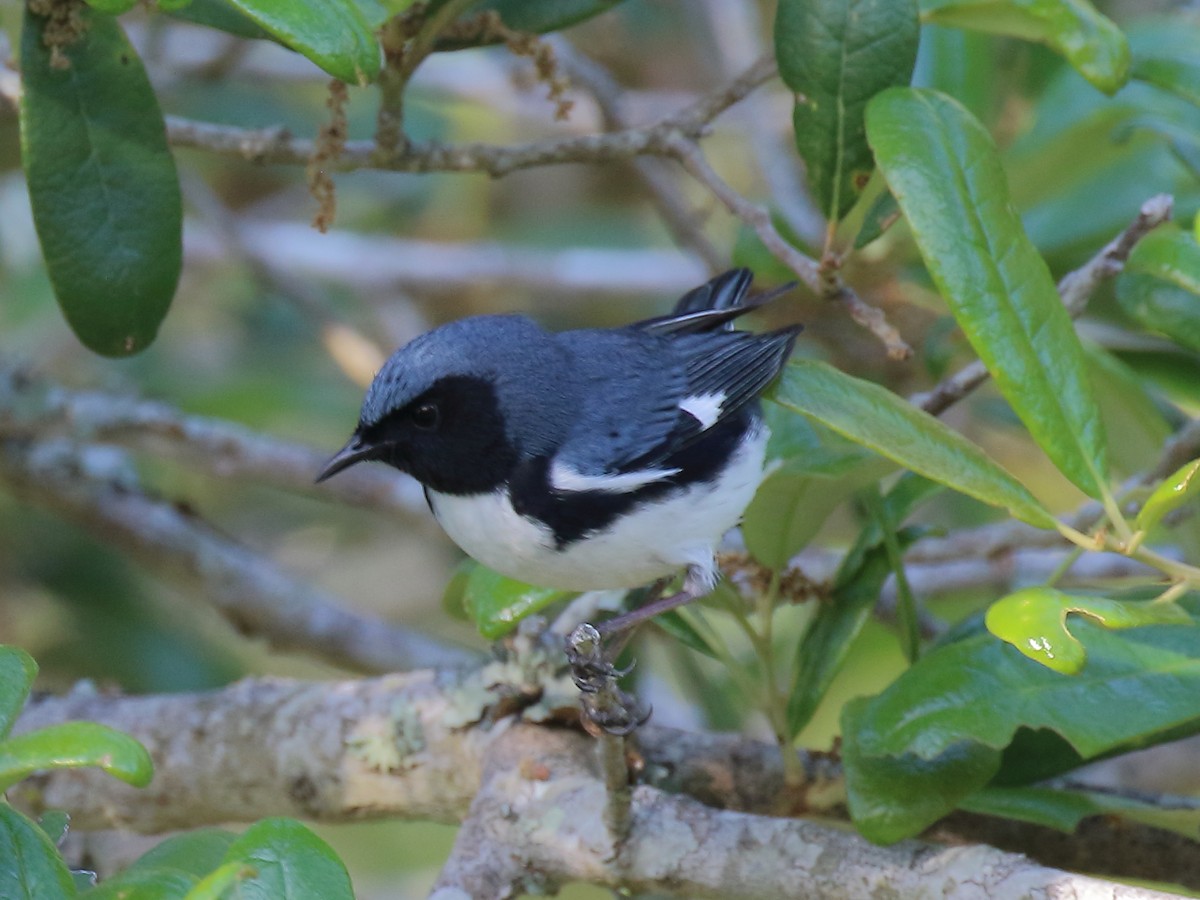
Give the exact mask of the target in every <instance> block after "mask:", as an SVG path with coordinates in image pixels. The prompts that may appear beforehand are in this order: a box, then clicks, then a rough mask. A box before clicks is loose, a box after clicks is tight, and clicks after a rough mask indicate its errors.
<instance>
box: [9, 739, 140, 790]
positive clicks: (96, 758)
mask: <svg viewBox="0 0 1200 900" xmlns="http://www.w3.org/2000/svg"><path fill="white" fill-rule="evenodd" d="M92 766H96V767H98V768H101V769H103V770H104V771H105V772H107V773H108V774H109V775H112V776H114V777H116V778H119V779H121V780H122V781H124V782H126V783H128V784H132V785H133V786H134V787H145V786H146V785H147V784H149V783H150V779H151V778H152V777H153V775H154V764H153V763H152V762H151V761H150V754H149V753H147V752H146V748H145V747H143V746H142V745H141V744H139V743H138V742H137V741H135V740H134V739H133V738H131V737H130V736H129V735H127V734H123V733H122V732H120V731H117V730H116V729H114V728H109V727H108V726H107V725H100V724H99V723H97V722H60V723H59V724H57V725H50V726H48V727H46V728H41V729H38V730H37V731H30V732H27V733H25V734H19V735H17V736H16V737H10V738H7V739H6V740H4V741H3V742H0V793H3V792H4V791H6V790H8V788H10V787H12V786H13V785H14V784H16V783H17V782H18V781H20V780H21V779H23V778H27V777H28V776H29V775H31V774H33V773H34V772H38V771H42V770H45V769H77V768H82V767H92Z"/></svg>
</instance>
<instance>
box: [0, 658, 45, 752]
mask: <svg viewBox="0 0 1200 900" xmlns="http://www.w3.org/2000/svg"><path fill="white" fill-rule="evenodd" d="M37 673H38V667H37V663H35V662H34V661H33V657H32V656H30V655H29V654H28V653H26V652H25V651H24V650H22V649H21V648H20V647H12V646H9V645H8V644H0V738H3V737H5V736H6V735H7V734H8V733H9V732H10V731H12V727H13V723H14V722H15V721H17V716H19V715H20V714H21V710H22V709H23V708H24V707H25V699H26V698H27V697H28V696H29V688H30V686H31V685H32V684H33V679H34V678H36V677H37Z"/></svg>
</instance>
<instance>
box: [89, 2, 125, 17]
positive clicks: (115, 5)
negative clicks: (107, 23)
mask: <svg viewBox="0 0 1200 900" xmlns="http://www.w3.org/2000/svg"><path fill="white" fill-rule="evenodd" d="M87 5H88V6H90V7H91V8H92V9H94V10H96V11H97V12H101V13H104V14H105V15H109V16H119V15H120V14H121V13H127V12H129V11H130V10H131V9H133V8H134V7H135V6H137V0H87Z"/></svg>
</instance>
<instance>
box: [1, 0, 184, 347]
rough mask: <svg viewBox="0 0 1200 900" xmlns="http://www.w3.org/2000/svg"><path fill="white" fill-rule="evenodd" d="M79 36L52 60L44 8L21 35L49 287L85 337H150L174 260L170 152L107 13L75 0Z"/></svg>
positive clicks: (175, 199)
mask: <svg viewBox="0 0 1200 900" xmlns="http://www.w3.org/2000/svg"><path fill="white" fill-rule="evenodd" d="M79 15H80V16H81V17H83V20H84V21H85V22H86V23H87V31H86V33H85V34H84V36H83V37H82V38H81V39H80V40H78V41H76V42H75V43H74V44H72V45H71V46H69V47H66V48H65V49H64V50H63V51H62V53H63V56H64V57H65V59H66V60H67V61H68V62H69V66H67V67H66V68H61V67H56V66H55V65H54V64H53V63H52V58H53V57H52V54H51V51H50V49H49V48H48V47H46V46H45V44H44V43H43V42H42V28H43V25H44V23H45V21H46V20H45V19H43V18H41V17H40V16H37V15H34V14H32V13H27V14H26V15H25V22H24V28H23V31H22V38H21V75H22V78H23V80H24V93H23V95H22V98H21V157H22V160H23V162H24V166H25V174H26V177H27V181H28V184H29V196H30V201H31V203H32V205H33V217H34V223H35V225H36V226H37V233H38V238H39V239H40V240H41V244H42V254H43V256H44V257H45V260H46V269H47V271H48V272H49V275H50V281H51V283H52V284H53V285H54V293H55V295H56V296H57V297H58V302H59V305H60V306H61V307H62V310H63V313H64V314H65V315H66V317H67V321H68V322H69V323H70V325H71V328H72V330H73V331H74V332H75V334H76V335H78V337H79V339H80V340H81V341H82V342H83V343H84V344H86V345H87V346H88V347H89V348H91V349H92V350H94V351H96V352H97V353H102V354H104V355H106V356H124V355H128V354H130V353H136V352H138V351H139V350H142V349H144V348H145V347H146V346H147V345H148V344H149V343H150V342H151V341H153V340H154V336H155V334H156V333H157V332H158V327H159V325H160V324H161V323H162V320H163V317H164V316H165V315H166V313H167V308H168V307H169V306H170V304H171V298H172V297H173V296H174V293H175V285H176V282H177V281H178V280H179V268H180V260H181V253H182V250H181V246H182V245H181V234H182V221H183V216H182V207H181V204H180V198H179V183H178V178H177V177H176V174H175V162H174V160H173V159H172V157H171V153H170V151H169V150H168V149H167V137H166V130H165V128H164V126H163V120H162V114H161V112H160V111H159V108H158V101H157V100H156V99H155V95H154V90H153V89H152V88H151V86H150V82H149V80H148V79H147V78H146V72H145V70H144V69H143V68H142V64H141V60H139V59H138V56H137V53H136V52H135V51H134V49H133V47H132V46H131V45H130V44H129V41H128V40H127V39H126V38H125V34H124V32H122V31H121V28H120V26H119V25H118V24H117V21H116V19H114V18H113V17H112V16H106V15H103V14H97V13H93V12H91V11H90V10H87V9H86V8H85V7H81V8H80V11H79Z"/></svg>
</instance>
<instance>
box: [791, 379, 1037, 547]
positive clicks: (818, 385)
mask: <svg viewBox="0 0 1200 900" xmlns="http://www.w3.org/2000/svg"><path fill="white" fill-rule="evenodd" d="M774 399H775V401H776V402H777V403H781V404H783V405H784V406H786V407H788V408H790V409H793V410H795V411H796V412H798V413H802V414H803V415H805V416H808V417H809V418H811V419H815V420H816V421H818V422H820V423H821V424H822V425H825V426H827V427H829V428H832V429H833V430H834V431H836V432H838V433H839V434H841V435H843V436H844V437H847V438H849V439H850V440H852V441H855V442H856V443H859V444H862V445H863V446H864V447H869V448H870V449H872V450H874V451H875V452H876V453H878V454H880V455H881V456H886V457H887V458H888V459H891V460H893V461H895V462H897V463H899V464H900V465H902V466H905V467H907V468H909V469H911V470H912V471H914V472H917V473H919V474H921V475H924V476H925V477H926V478H928V479H930V480H931V481H936V482H937V483H938V484H944V485H946V486H947V487H950V488H953V489H954V490H956V491H961V492H962V493H964V494H966V495H968V496H970V497H974V498H975V499H977V500H982V501H983V502H984V503H990V504H992V505H993V506H999V507H1002V508H1004V509H1007V510H1008V511H1009V512H1010V513H1012V514H1013V515H1014V516H1016V517H1017V518H1018V519H1020V520H1021V521H1023V522H1028V523H1029V524H1030V525H1036V526H1037V527H1039V528H1053V527H1054V518H1053V517H1052V516H1051V515H1050V514H1049V513H1048V512H1047V511H1046V510H1045V508H1044V507H1043V506H1042V505H1041V504H1040V503H1038V501H1037V500H1036V499H1034V497H1033V495H1032V494H1030V493H1029V491H1028V489H1026V487H1025V486H1024V485H1023V484H1021V483H1020V482H1019V481H1017V479H1015V478H1014V477H1013V476H1012V475H1010V474H1009V473H1008V472H1006V471H1005V470H1004V469H1002V468H1001V467H1000V466H999V465H997V464H996V463H995V462H993V461H992V460H991V459H989V458H988V456H987V454H985V453H984V452H983V451H982V450H981V449H979V447H977V446H975V445H974V444H972V443H971V442H970V441H968V440H967V439H966V438H964V437H963V436H962V435H960V434H958V433H957V432H955V431H952V430H951V429H950V428H948V427H947V426H946V425H945V424H943V423H942V422H940V421H938V420H937V419H935V418H934V417H933V416H931V415H929V414H928V413H925V412H923V411H921V410H919V409H917V408H915V407H913V406H912V405H911V404H909V403H907V402H905V401H904V400H903V399H901V398H900V397H897V396H896V395H895V394H893V393H892V392H891V391H888V390H885V389H884V388H882V387H880V386H879V385H876V384H871V383H870V382H868V381H862V380H860V379H858V378H852V377H851V376H849V375H846V374H845V373H843V372H839V371H838V370H837V369H834V368H833V367H832V366H828V365H826V364H825V363H821V362H814V361H812V360H796V361H793V362H792V363H790V364H789V365H788V366H787V368H786V369H784V372H783V376H782V377H781V378H780V380H779V382H778V383H777V385H776V387H775V392H774Z"/></svg>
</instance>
